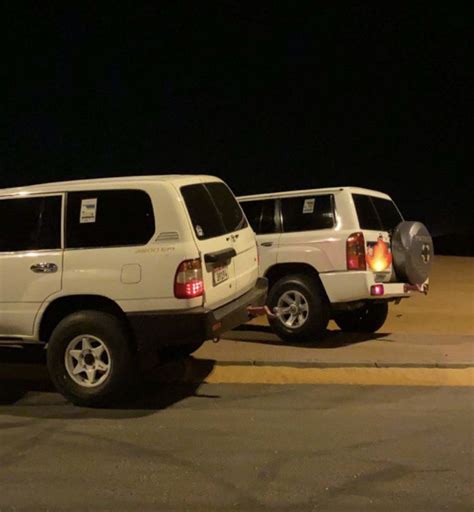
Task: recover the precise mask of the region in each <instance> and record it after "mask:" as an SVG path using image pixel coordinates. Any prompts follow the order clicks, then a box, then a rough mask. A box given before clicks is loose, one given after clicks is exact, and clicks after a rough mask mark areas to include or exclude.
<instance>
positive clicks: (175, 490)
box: [0, 259, 474, 512]
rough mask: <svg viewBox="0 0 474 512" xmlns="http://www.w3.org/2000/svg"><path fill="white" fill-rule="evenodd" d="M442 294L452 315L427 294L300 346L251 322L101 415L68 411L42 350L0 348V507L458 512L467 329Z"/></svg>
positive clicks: (468, 465)
mask: <svg viewBox="0 0 474 512" xmlns="http://www.w3.org/2000/svg"><path fill="white" fill-rule="evenodd" d="M464 260H466V259H464ZM469 263H470V262H469ZM463 264H466V261H464V262H463ZM448 275H449V274H448ZM435 278H436V274H435ZM439 278H440V279H441V276H439ZM441 282H442V281H441ZM464 284H465V283H464ZM464 284H463V286H464ZM445 285H446V286H447V284H446V283H445ZM472 285H473V283H472V282H470V285H469V286H471V287H472ZM456 290H461V291H460V292H459V293H456V294H453V297H457V298H454V299H453V301H454V303H455V302H456V300H459V301H460V302H459V303H458V304H457V306H456V307H457V310H456V311H450V310H446V309H442V308H441V309H437V308H439V301H438V300H437V296H436V293H438V294H440V295H441V292H440V291H438V292H436V293H435V294H434V298H433V296H432V298H431V299H430V300H431V302H430V303H426V302H425V303H423V302H422V301H423V300H424V299H426V298H425V297H417V298H414V299H413V302H412V304H411V307H413V310H410V309H408V307H409V305H410V304H408V305H407V306H406V308H407V309H403V308H404V307H405V306H403V307H402V306H400V308H401V309H398V310H397V309H394V310H393V311H392V312H391V317H390V318H389V320H388V322H387V328H386V329H383V330H382V332H379V333H376V334H353V333H349V334H348V333H341V332H339V331H337V330H335V329H334V326H333V325H330V326H329V330H328V332H327V336H326V337H325V339H324V340H323V341H320V342H317V343H316V342H315V343H312V344H308V345H305V346H297V345H292V346H289V345H285V344H284V343H282V342H281V341H280V340H279V339H278V338H277V337H276V336H275V335H274V334H273V333H272V332H271V331H270V330H269V328H268V326H267V325H266V324H265V322H262V321H256V322H252V323H251V324H247V325H246V326H243V327H241V328H239V329H237V330H235V331H232V332H230V333H228V334H227V335H226V337H225V339H223V340H222V341H221V342H219V343H218V344H214V343H212V342H207V343H206V344H205V345H204V346H203V347H201V348H200V349H199V351H197V352H196V353H195V354H194V357H192V358H187V359H185V360H181V361H175V362H167V363H166V364H163V365H160V366H158V367H157V368H155V369H154V370H153V371H152V372H151V373H149V374H148V376H147V377H146V379H145V381H144V383H143V385H142V387H141V388H140V390H139V392H138V393H137V394H136V395H135V396H134V397H129V398H127V399H126V400H124V401H123V402H122V403H120V404H117V405H115V406H114V407H110V408H108V409H86V408H78V407H74V406H73V405H71V404H69V403H67V402H66V401H65V400H64V398H63V397H62V396H60V395H59V394H58V393H56V392H55V390H54V389H53V387H52V384H51V382H50V380H49V378H48V374H47V371H46V367H45V364H44V362H45V361H44V360H45V358H44V351H41V350H38V349H34V348H27V349H25V348H24V349H20V348H0V490H1V492H0V511H2V512H3V511H4V510H32V511H33V510H34V511H38V510H81V511H82V510H191V509H192V510H203V511H204V510H205V511H212V510H219V511H222V510H267V509H270V508H273V509H277V510H321V511H330V510H383V511H384V512H385V511H390V510H393V511H399V510H414V511H415V510H416V511H424V510H429V511H432V510H450V511H451V510H456V511H458V510H459V511H464V510H466V511H468V510H469V511H471V510H473V508H474V501H473V495H472V488H473V483H474V448H473V434H474V326H472V315H471V316H470V311H471V310H472V300H471V302H469V297H471V295H469V294H470V291H469V290H470V289H469V290H468V289H467V288H466V287H464V288H459V289H458V288H456ZM471 291H472V290H471ZM466 297H467V298H468V300H466ZM440 300H445V298H444V297H443V298H442V299H440ZM423 304H424V306H423V307H421V306H420V305H423ZM430 304H431V306H430ZM406 311H408V314H409V315H411V316H410V317H409V318H408V320H407V321H406V322H405V323H402V324H398V322H401V321H402V320H404V316H405V315H406V314H407V313H406ZM453 317H454V318H455V319H456V320H457V322H454V323H453ZM397 325H398V327H397ZM400 325H402V326H404V327H403V328H401V327H400ZM433 325H434V327H433Z"/></svg>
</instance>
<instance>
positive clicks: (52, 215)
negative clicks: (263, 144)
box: [0, 176, 267, 405]
mask: <svg viewBox="0 0 474 512" xmlns="http://www.w3.org/2000/svg"><path fill="white" fill-rule="evenodd" d="M257 257H258V256H257V246H256V240H255V235H254V233H253V231H252V229H251V228H250V227H249V226H248V224H247V221H246V219H245V216H244V214H243V212H242V209H241V208H240V206H239V204H238V202H237V201H236V199H235V197H234V195H233V194H232V192H231V191H230V189H229V188H228V187H227V185H226V184H225V183H223V182H222V181H220V180H219V179H217V178H214V177H212V176H145V177H130V178H116V179H101V180H85V181H74V182H65V183H50V184H45V185H35V186H30V187H23V188H16V189H4V190H0V344H1V343H4V344H16V345H17V344H26V343H44V344H47V361H48V368H49V372H50V375H51V378H52V380H53V382H54V384H55V385H56V387H57V388H58V389H59V390H60V391H61V392H62V393H63V394H64V395H65V396H66V397H68V398H69V399H71V400H72V401H73V402H75V403H77V404H83V405H97V404H102V403H105V402H107V401H108V400H110V399H111V398H113V397H115V396H117V395H118V394H120V392H121V391H122V390H123V389H124V388H125V387H126V385H127V382H129V381H130V377H132V374H133V373H134V371H135V369H136V363H137V359H138V358H139V356H141V359H142V360H145V361H146V360H149V359H150V358H152V357H154V356H155V355H156V353H157V352H158V351H159V350H168V351H169V350H170V349H172V350H174V351H175V352H179V353H180V354H189V353H191V352H192V351H194V350H196V349H197V348H198V347H199V345H200V344H202V342H203V341H204V340H207V339H213V338H215V339H217V338H219V336H220V334H221V333H222V332H224V331H226V330H229V329H231V328H233V327H235V326H237V325H239V324H241V323H243V322H246V321H247V320H248V319H249V316H250V315H251V314H253V313H255V312H256V311H257V310H258V306H263V305H264V304H265V298H266V291H267V283H266V280H265V279H262V278H259V277H258V261H257ZM249 307H253V309H251V310H250V312H249Z"/></svg>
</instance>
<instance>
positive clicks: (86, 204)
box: [79, 198, 97, 224]
mask: <svg viewBox="0 0 474 512" xmlns="http://www.w3.org/2000/svg"><path fill="white" fill-rule="evenodd" d="M96 215H97V198H94V199H83V200H82V201H81V218H80V220H79V223H80V224H90V223H92V222H95V218H96Z"/></svg>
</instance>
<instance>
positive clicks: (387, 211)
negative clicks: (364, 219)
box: [372, 197, 403, 231]
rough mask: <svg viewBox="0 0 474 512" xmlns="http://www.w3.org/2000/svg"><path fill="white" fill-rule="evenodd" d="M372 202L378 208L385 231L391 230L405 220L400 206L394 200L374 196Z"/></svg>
mask: <svg viewBox="0 0 474 512" xmlns="http://www.w3.org/2000/svg"><path fill="white" fill-rule="evenodd" d="M372 202H373V204H374V206H375V209H376V210H377V213H378V214H379V217H380V222H381V224H382V229H383V230H384V231H391V230H392V229H395V228H396V226H397V225H398V224H399V223H400V222H401V221H402V220H403V218H402V216H401V215H400V212H399V211H398V208H397V207H396V206H395V203H394V202H393V201H390V200H388V199H382V198H381V197H372Z"/></svg>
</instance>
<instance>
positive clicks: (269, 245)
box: [260, 242, 273, 247]
mask: <svg viewBox="0 0 474 512" xmlns="http://www.w3.org/2000/svg"><path fill="white" fill-rule="evenodd" d="M260 245H261V246H262V247H271V246H272V245H273V242H262V243H261V244H260Z"/></svg>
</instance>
